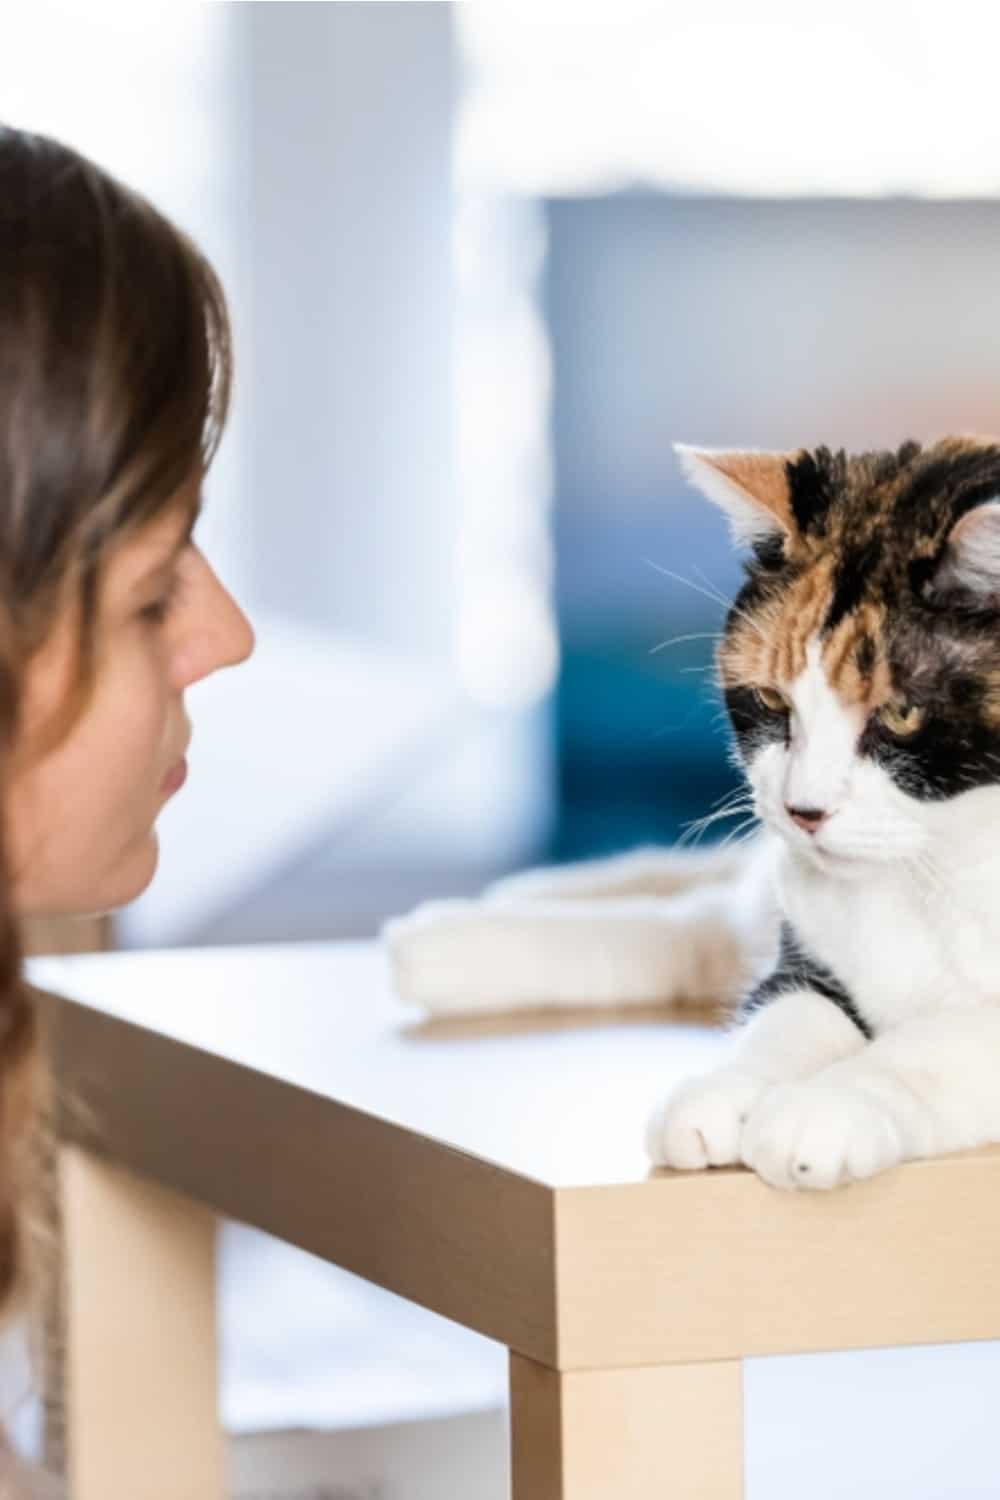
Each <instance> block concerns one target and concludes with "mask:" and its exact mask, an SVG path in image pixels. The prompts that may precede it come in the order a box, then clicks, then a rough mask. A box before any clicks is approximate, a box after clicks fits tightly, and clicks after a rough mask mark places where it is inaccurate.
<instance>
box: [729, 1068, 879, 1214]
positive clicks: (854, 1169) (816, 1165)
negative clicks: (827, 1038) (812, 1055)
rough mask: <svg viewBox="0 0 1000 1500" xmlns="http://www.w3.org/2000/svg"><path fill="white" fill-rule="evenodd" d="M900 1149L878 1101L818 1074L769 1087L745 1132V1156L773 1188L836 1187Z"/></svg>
mask: <svg viewBox="0 0 1000 1500" xmlns="http://www.w3.org/2000/svg"><path fill="white" fill-rule="evenodd" d="M903 1154H904V1153H903V1146H902V1140H901V1137H900V1133H899V1129H898V1127H897V1125H896V1123H895V1121H894V1120H893V1118H892V1116H891V1115H890V1114H889V1112H888V1110H887V1109H885V1108H884V1107H883V1106H882V1105H881V1104H880V1103H878V1101H877V1100H875V1099H871V1098H869V1097H867V1096H866V1095H865V1094H863V1093H861V1092H860V1091H859V1090H857V1089H852V1088H851V1087H849V1086H848V1085H846V1084H843V1083H826V1082H822V1081H821V1080H819V1079H808V1080H806V1081H804V1082H801V1083H785V1084H781V1085H780V1086H779V1087H777V1088H775V1089H772V1090H771V1092H770V1093H769V1094H768V1095H767V1097H766V1098H765V1099H762V1100H761V1102H760V1104H759V1105H758V1107H757V1108H756V1109H755V1110H754V1112H753V1114H752V1115H751V1117H750V1119H749V1121H748V1122H747V1126H746V1129H745V1130H744V1132H743V1148H742V1159H743V1161H744V1162H745V1163H746V1165H747V1166H748V1167H751V1168H752V1169H753V1170H754V1171H755V1172H756V1173H757V1175H758V1176H759V1177H762V1178H763V1179H764V1181H765V1182H769V1183H770V1184H771V1185H772V1187H781V1188H833V1187H839V1186H840V1185H841V1184H842V1183H847V1182H855V1181H857V1180H859V1179H860V1178H864V1177H874V1175H875V1174H876V1173H877V1172H883V1171H885V1169H886V1168H887V1167H893V1166H896V1164H897V1163H898V1162H901V1161H902V1160H903Z"/></svg>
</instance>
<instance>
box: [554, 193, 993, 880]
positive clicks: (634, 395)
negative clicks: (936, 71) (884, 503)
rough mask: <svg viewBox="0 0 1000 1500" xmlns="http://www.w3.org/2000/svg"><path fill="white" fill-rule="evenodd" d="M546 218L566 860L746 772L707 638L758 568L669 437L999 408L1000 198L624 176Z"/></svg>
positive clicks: (725, 437) (842, 441) (700, 802)
mask: <svg viewBox="0 0 1000 1500" xmlns="http://www.w3.org/2000/svg"><path fill="white" fill-rule="evenodd" d="M546 225H547V245H548V249H547V258H546V268H545V277H544V291H543V300H542V305H543V308H544V317H545V326H546V330H547V334H548V337H549V339H550V342H551V351H552V369H553V392H552V420H551V434H552V445H553V453H554V463H555V468H554V476H555V477H554V494H553V530H554V543H555V552H556V588H555V600H556V609H557V615H558V631H559V640H560V647H561V670H560V673H559V678H558V683H557V686H556V691H555V714H554V722H555V730H554V732H555V736H556V742H557V746H558V753H557V784H558V796H557V802H556V816H555V825H554V830H553V835H552V840H551V843H550V845H549V851H548V852H550V853H551V854H552V855H553V856H555V857H558V858H563V857H578V856H580V855H587V854H591V853H594V852H598V851H606V850H610V849H619V848H624V847H628V846H629V845H630V844H633V843H636V842H642V841H648V840H656V841H672V840H674V839H675V838H677V837H678V835H679V834H680V833H681V831H682V830H683V828H684V827H685V825H686V824H687V823H689V822H691V821H693V820H694V819H697V818H699V817H701V816H702V815H703V814H705V813H706V812H707V811H708V810H709V809H710V808H711V806H712V804H713V803H714V802H715V801H717V800H718V799H719V798H720V797H722V796H723V795H724V794H725V793H726V791H727V790H729V789H730V787H732V786H733V785H734V784H735V783H734V776H735V773H734V770H733V767H732V764H731V762H730V760H729V759H728V757H727V755H726V744H727V740H726V732H725V725H724V722H723V719H722V717H721V716H720V713H719V706H720V705H719V699H718V696H717V694H716V692H715V690H714V684H713V677H712V671H711V658H712V645H713V641H712V637H713V636H714V635H715V633H716V632H717V631H718V628H719V623H720V620H721V618H722V617H723V613H724V611H723V607H722V604H721V603H720V602H719V601H720V600H721V599H723V598H727V597H730V596H731V594H732V592H733V591H734V589H735V588H736V587H738V583H739V578H740V566H739V561H738V558H737V557H736V556H735V555H734V554H733V552H732V549H731V547H730V545H729V541H728V537H727V534H726V528H725V526H724V524H723V521H722V519H721V517H720V516H719V515H718V514H717V513H716V512H715V511H714V509H713V507H712V506H711V505H709V504H708V503H707V502H705V501H704V500H703V499H701V497H700V496H698V495H696V494H694V493H693V492H692V491H691V490H690V488H689V487H688V486H687V485H686V484H685V483H684V482H683V481H682V479H681V476H680V473H679V470H678V466H677V463H676V460H675V458H674V456H673V454H672V451H671V444H672V443H673V441H675V440H679V441H683V442H689V443H704V444H706V445H709V446H726V445H729V446H747V447H773V448H796V447H799V446H801V445H806V444H816V443H828V444H830V445H831V446H834V447H839V446H841V445H844V446H847V447H848V448H865V447H886V446H891V445H893V444H896V443H899V442H901V441H902V440H903V439H905V438H907V437H910V436H914V437H917V438H927V437H932V436H934V435H936V434H939V433H942V432H945V431H949V430H958V431H990V430H995V429H996V424H997V406H996V394H995V393H996V391H997V389H998V377H1000V303H998V285H997V277H996V272H995V266H996V264H997V260H996V256H997V253H998V251H1000V210H998V206H997V205H996V204H995V203H992V202H979V203H975V202H965V201H961V200H954V201H953V200H949V201H930V202H928V201H920V200H916V199H910V200H903V199H857V198H840V199H814V198H796V199H794V200H788V199H774V198H771V199H768V198H753V199H745V198H734V197H722V196H700V195H699V196H695V195H691V194H686V195H684V196H678V195H676V194H670V193H658V194H652V193H648V192H647V193H641V194H640V193H616V194H611V195H595V196H593V197H590V198H585V199H580V198H567V199H561V200H560V199H556V200H549V201H548V203H547V207H546ZM713 596H714V597H713ZM692 637H693V638H692ZM729 826H732V827H734V828H735V824H733V825H727V824H726V822H725V821H723V822H721V823H719V824H716V825H714V827H713V828H712V830H711V832H710V835H709V836H710V837H726V836H727V833H728V828H729Z"/></svg>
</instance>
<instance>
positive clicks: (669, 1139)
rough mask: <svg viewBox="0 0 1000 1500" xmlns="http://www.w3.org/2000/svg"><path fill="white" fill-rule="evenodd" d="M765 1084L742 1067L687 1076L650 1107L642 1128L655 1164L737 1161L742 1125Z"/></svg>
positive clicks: (687, 1167)
mask: <svg viewBox="0 0 1000 1500" xmlns="http://www.w3.org/2000/svg"><path fill="white" fill-rule="evenodd" d="M769 1086H770V1085H769V1084H768V1083H767V1081H766V1079H763V1078H760V1077H758V1076H757V1075H756V1074H754V1073H749V1072H745V1071H744V1070H743V1069H742V1068H735V1067H726V1068H718V1069H717V1070H716V1071H715V1072H714V1073H706V1074H705V1075H704V1076H703V1077H700V1078H688V1079H686V1080H685V1082H684V1083H682V1084H680V1085H679V1086H678V1087H677V1088H676V1089H675V1090H674V1092H673V1093H672V1094H671V1095H670V1096H669V1098H668V1099H667V1100H666V1102H665V1103H664V1104H662V1105H660V1107H659V1108H658V1109H657V1110H656V1111H655V1113H654V1114H653V1116H652V1118H651V1119H650V1121H649V1125H648V1126H647V1129H646V1151H647V1153H648V1155H649V1158H650V1160H651V1161H652V1162H653V1164H654V1166H657V1167H678V1168H681V1169H682V1170H684V1171H688V1172H691V1171H697V1170H699V1169H700V1168H703V1167H725V1166H730V1165H732V1163H734V1162H738V1161H739V1160H740V1143H741V1138H742V1135H743V1129H744V1126H745V1124H746V1121H747V1119H748V1118H749V1117H750V1114H751V1111H752V1110H753V1108H754V1106H755V1105H756V1104H757V1102H758V1101H759V1100H760V1099H761V1098H762V1096H763V1095H764V1093H765V1091H766V1090H767V1089H768V1087H769Z"/></svg>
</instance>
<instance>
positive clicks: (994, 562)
mask: <svg viewBox="0 0 1000 1500" xmlns="http://www.w3.org/2000/svg"><path fill="white" fill-rule="evenodd" d="M934 588H935V590H946V589H950V588H960V589H967V590H968V591H969V592H970V593H973V594H993V595H1000V495H998V496H997V497H996V499H994V500H985V501H984V502H983V503H982V505H977V506H975V507H974V508H973V509H972V510H967V511H966V513H965V515H964V516H962V518H961V520H959V521H956V522H955V524H954V526H953V527H952V528H951V531H950V532H949V533H948V543H947V546H946V548H945V553H944V557H943V559H942V561H941V566H940V567H939V568H938V570H937V572H936V573H935V575H934Z"/></svg>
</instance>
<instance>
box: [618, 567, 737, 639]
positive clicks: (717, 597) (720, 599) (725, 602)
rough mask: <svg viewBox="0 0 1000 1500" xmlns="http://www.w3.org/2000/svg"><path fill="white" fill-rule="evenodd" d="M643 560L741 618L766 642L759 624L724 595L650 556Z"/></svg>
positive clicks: (658, 571) (664, 575)
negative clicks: (657, 561) (676, 571)
mask: <svg viewBox="0 0 1000 1500" xmlns="http://www.w3.org/2000/svg"><path fill="white" fill-rule="evenodd" d="M643 561H644V562H645V563H646V564H647V565H648V566H649V567H651V568H653V569H654V570H655V571H656V572H657V573H661V574H662V575H663V577H664V578H672V579H673V581H674V582H675V583H682V584H684V586H685V587H686V588H689V589H693V590H694V592H695V593H696V594H701V596H702V598H703V599H708V600H709V601H710V602H711V603H712V604H721V605H722V607H723V608H724V609H725V610H726V611H727V613H729V614H734V615H736V617H737V618H738V619H740V620H742V621H743V622H744V624H746V625H748V626H749V627H750V629H751V630H752V631H754V632H755V634H756V635H758V636H759V637H760V639H761V640H762V641H764V642H766V640H767V636H766V635H765V633H764V631H763V630H762V629H761V627H760V625H758V623H757V621H756V620H755V619H753V618H752V617H751V616H750V615H748V614H746V613H745V612H744V611H743V610H741V609H738V608H737V607H736V605H735V604H733V603H732V601H731V600H729V599H726V598H725V597H724V595H722V594H715V593H711V592H710V591H709V590H708V589H704V588H702V587H701V585H700V584H697V583H695V582H694V580H693V579H691V578H685V577H684V576H683V575H682V574H681V573H674V572H672V571H671V569H670V568H664V567H661V566H660V564H659V563H655V562H653V560H652V558H649V557H646V558H644V559H643Z"/></svg>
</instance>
